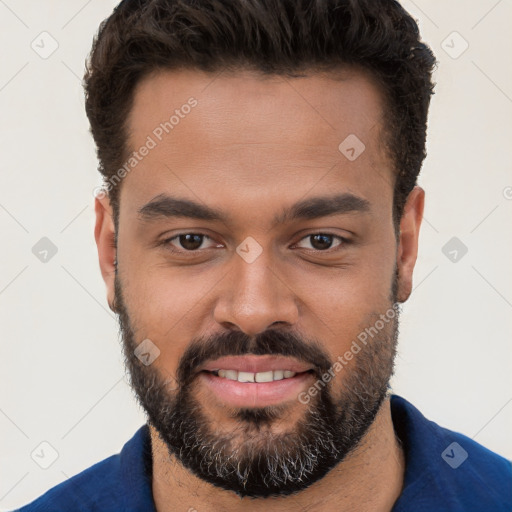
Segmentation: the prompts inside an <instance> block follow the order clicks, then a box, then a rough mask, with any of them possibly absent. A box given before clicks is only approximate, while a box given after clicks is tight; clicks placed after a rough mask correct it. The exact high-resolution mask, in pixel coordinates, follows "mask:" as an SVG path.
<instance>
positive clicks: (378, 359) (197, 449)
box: [115, 276, 398, 498]
mask: <svg viewBox="0 0 512 512" xmlns="http://www.w3.org/2000/svg"><path fill="white" fill-rule="evenodd" d="M115 291H116V295H115V307H116V311H117V313H118V314H119V324H120V332H121V335H122V339H123V350H124V355H125V362H126V366H127V368H128V370H129V374H130V378H131V386H132V388H133V390H134V391H135V393H136V396H137V399H138V401H139V403H140V405H141V406H142V407H143V409H144V410H145V411H146V413H147V416H148V419H149V422H150V423H151V424H152V425H153V426H154V427H155V429H156V430H157V432H158V433H159V436H160V438H161V439H162V441H163V442H164V443H165V444H166V446H167V448H168V451H169V454H170V456H171V458H172V457H175V458H176V459H177V460H178V461H179V462H181V464H182V465H183V466H184V467H186V468H187V469H189V470H190V471H191V472H192V473H194V474H195V475H196V476H197V477H199V478H201V479H202V480H204V481H206V482H209V483H211V484H213V485H215V486H217V487H220V488H222V489H226V490H228V491H233V492H235V493H236V494H238V495H239V496H241V497H243V496H250V497H253V498H262V497H263V498H264V497H269V496H287V495H290V494H292V493H296V492H298V491H301V490H303V489H306V488H307V487H309V486H310V485H311V484H313V483H314V482H316V481H318V480H320V479H321V478H323V477H324V476H325V475H326V474H327V473H328V472H329V471H330V470H331V469H332V468H334V467H335V466H336V465H337V464H338V463H339V462H341V461H342V460H344V459H345V458H346V457H347V455H349V454H350V453H351V452H352V451H353V450H354V449H355V448H356V447H357V446H358V444H359V442H360V441H361V439H362V438H363V436H364V435H365V434H366V432H367V431H368V429H369V427H370V426H371V425H372V424H373V422H374V420H375V418H376V416H377V413H378V412H379V409H380V407H381V405H382V403H383V401H384V399H385V398H386V395H387V391H388V384H389V379H390V378H391V376H392V374H393V365H394V358H395V352H396V342H397V337H398V310H397V308H395V312H396V316H395V317H394V318H393V320H391V321H390V322H389V323H388V324H386V327H385V328H384V329H382V330H381V331H380V332H379V333H378V335H376V336H375V337H374V338H371V339H369V342H368V344H367V345H364V346H362V347H361V350H360V352H359V353H358V354H357V355H356V356H355V357H354V358H353V360H352V361H351V364H350V365H349V366H346V367H343V368H342V369H341V370H340V371H339V372H338V373H340V374H341V375H339V377H341V387H342V389H340V390H339V392H338V395H339V396H338V397H336V398H335V396H334V392H333V390H332V382H336V381H337V380H340V379H339V378H338V379H335V380H334V381H330V382H327V383H326V384H325V382H324V386H323V387H320V389H319V391H318V394H317V395H316V396H315V397H313V398H312V399H311V401H310V402H309V404H308V406H307V407H306V408H305V409H306V412H305V413H304V417H303V418H302V419H301V420H299V421H298V422H297V424H296V426H295V428H294V429H293V430H291V431H288V432H284V433H275V432H273V431H272V424H273V421H274V420H276V419H279V418H281V417H282V416H283V415H285V414H286V412H287V410H288V408H289V404H284V405H279V406H268V407H261V408H247V409H242V408H231V409H227V411H230V412H231V418H233V419H235V420H237V427H236V428H235V429H231V430H228V431H219V432H217V431H216V430H215V427H214V425H212V422H211V421H209V420H208V418H207V417H206V416H205V415H204V414H203V411H202V407H201V404H200V402H199V401H198V400H197V398H196V396H195V394H194V390H195V387H194V383H195V382H196V381H195V380H194V379H195V378H196V377H197V375H198V374H197V371H198V369H199V368H200V367H201V366H202V364H203V363H204V362H205V361H206V360H208V359H217V358H219V357H222V356H226V355H242V354H256V355H263V354H273V355H284V356H291V357H295V358H297V359H299V360H300V361H304V362H307V363H308V364H313V365H314V368H315V373H316V379H318V380H320V379H321V376H322V375H324V374H325V373H326V372H327V370H328V369H329V368H331V367H332V365H333V364H334V362H331V361H330V360H329V358H328V356H327V354H326V353H325V351H324V350H323V349H322V347H321V345H320V344H319V343H318V342H316V341H311V340H308V341H303V339H302V338H300V337H298V336H296V335H295V334H292V333H289V332H284V331H279V330H268V331H266V332H264V333H262V334H260V335H258V336H256V337H253V338H251V337H249V336H247V335H245V334H244V333H243V332H241V331H229V332H226V333H225V334H222V335H217V336H214V337H210V338H207V339H195V340H193V341H192V342H191V343H190V344H189V346H188V348H187V350H186V351H185V353H184V354H183V356H182V357H181V359H180V361H179V364H178V369H177V372H176V377H175V378H174V377H172V376H170V375H169V374H165V370H162V369H160V370H159V369H157V368H156V367H155V366H153V367H152V366H145V365H144V364H142V363H141V361H139V359H138V358H137V357H136V356H135V354H134V350H135V348H136V346H137V344H138V343H140V342H141V341H142V338H141V339H137V340H136V339H135V333H134V330H133V328H132V326H131V324H130V319H129V315H128V312H127V309H126V305H125V303H124V300H123V296H122V290H121V284H120V280H119V278H118V276H116V281H115ZM395 292H396V281H395V283H394V285H393V291H392V295H393V298H394V296H395ZM372 316H374V317H375V319H378V318H379V315H378V314H377V313H375V314H374V315H372ZM370 325H373V323H368V325H366V326H365V327H369V326H370ZM363 329H364V327H363ZM360 345H362V343H360ZM162 372H164V374H162ZM343 373H345V375H344V374H343ZM316 379H315V382H316V381H317V380H316Z"/></svg>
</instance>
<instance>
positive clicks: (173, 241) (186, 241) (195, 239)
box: [162, 233, 211, 252]
mask: <svg viewBox="0 0 512 512" xmlns="http://www.w3.org/2000/svg"><path fill="white" fill-rule="evenodd" d="M205 240H211V238H210V237H209V236H208V235H203V234H202V233H180V234H179V235H174V236H173V237H172V238H167V239H166V240H164V241H163V242H162V244H163V245H171V246H172V247H173V248H174V247H176V248H177V250H178V252H179V251H182V252H185V251H188V252H194V251H197V250H198V249H201V248H202V249H208V247H201V246H202V245H203V242H204V241H205Z"/></svg>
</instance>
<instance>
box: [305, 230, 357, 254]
mask: <svg viewBox="0 0 512 512" xmlns="http://www.w3.org/2000/svg"><path fill="white" fill-rule="evenodd" d="M335 239H337V240H339V242H338V243H337V244H336V245H334V247H338V246H340V245H344V244H347V243H348V242H349V241H348V240H347V239H345V238H343V237H341V236H339V235H332V234H330V233H314V234H311V235H307V236H306V237H304V238H303V239H302V240H301V241H300V242H299V244H300V243H302V242H303V241H304V240H309V245H310V247H305V246H302V248H303V249H313V250H315V251H327V250H329V249H331V248H332V247H333V242H334V241H335Z"/></svg>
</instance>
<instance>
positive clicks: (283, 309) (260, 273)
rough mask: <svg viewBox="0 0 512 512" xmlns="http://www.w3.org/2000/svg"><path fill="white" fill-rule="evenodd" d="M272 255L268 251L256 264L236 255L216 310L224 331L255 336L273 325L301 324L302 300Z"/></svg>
mask: <svg viewBox="0 0 512 512" xmlns="http://www.w3.org/2000/svg"><path fill="white" fill-rule="evenodd" d="M269 253H270V251H265V250H264V251H263V252H262V254H261V255H260V256H259V257H258V258H257V259H256V260H255V261H253V262H252V263H248V262H246V261H244V260H243V259H242V258H240V257H239V256H238V255H237V254H235V255H234V258H235V261H234V262H233V266H232V268H231V271H230V272H229V275H228V276H226V279H223V280H222V282H223V286H222V287H221V289H220V295H219V298H218V300H217V302H216V305H215V310H214V319H215V321H216V322H217V323H218V324H220V325H222V326H223V327H224V328H228V329H233V328H238V329H240V330H241V331H243V332H245V333H246V334H247V335H249V336H255V335H257V334H259V333H260V332H263V331H265V330H266V329H268V328H270V327H271V326H275V325H279V326H281V327H282V326H288V327H289V326H292V325H294V324H296V323H297V320H298V316H299V310H298V306H297V303H298V298H297V297H296V296H295V294H294V292H293V290H292V289H291V288H290V286H289V285H288V283H287V282H286V279H285V278H284V277H283V276H281V275H279V272H278V271H276V269H275V266H274V267H273V266H272V261H271V259H272V258H271V257H270V254H269Z"/></svg>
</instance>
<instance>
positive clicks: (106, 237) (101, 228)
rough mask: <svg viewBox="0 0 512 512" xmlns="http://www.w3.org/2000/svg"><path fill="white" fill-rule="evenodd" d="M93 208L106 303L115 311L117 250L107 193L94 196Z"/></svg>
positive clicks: (95, 236)
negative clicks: (105, 287)
mask: <svg viewBox="0 0 512 512" xmlns="http://www.w3.org/2000/svg"><path fill="white" fill-rule="evenodd" d="M94 210H95V212H96V226H95V228H94V238H95V239H96V246H97V248H98V258H99V262H100V269H101V275H102V276H103V280H104V281H105V284H106V286H107V301H108V305H109V307H110V309H111V310H112V311H113V312H114V313H115V312H116V311H115V304H114V279H115V270H116V268H115V261H116V253H117V250H116V245H115V225H114V217H113V211H112V207H111V204H110V199H109V197H108V195H106V194H101V195H100V197H96V198H95V200H94Z"/></svg>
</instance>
